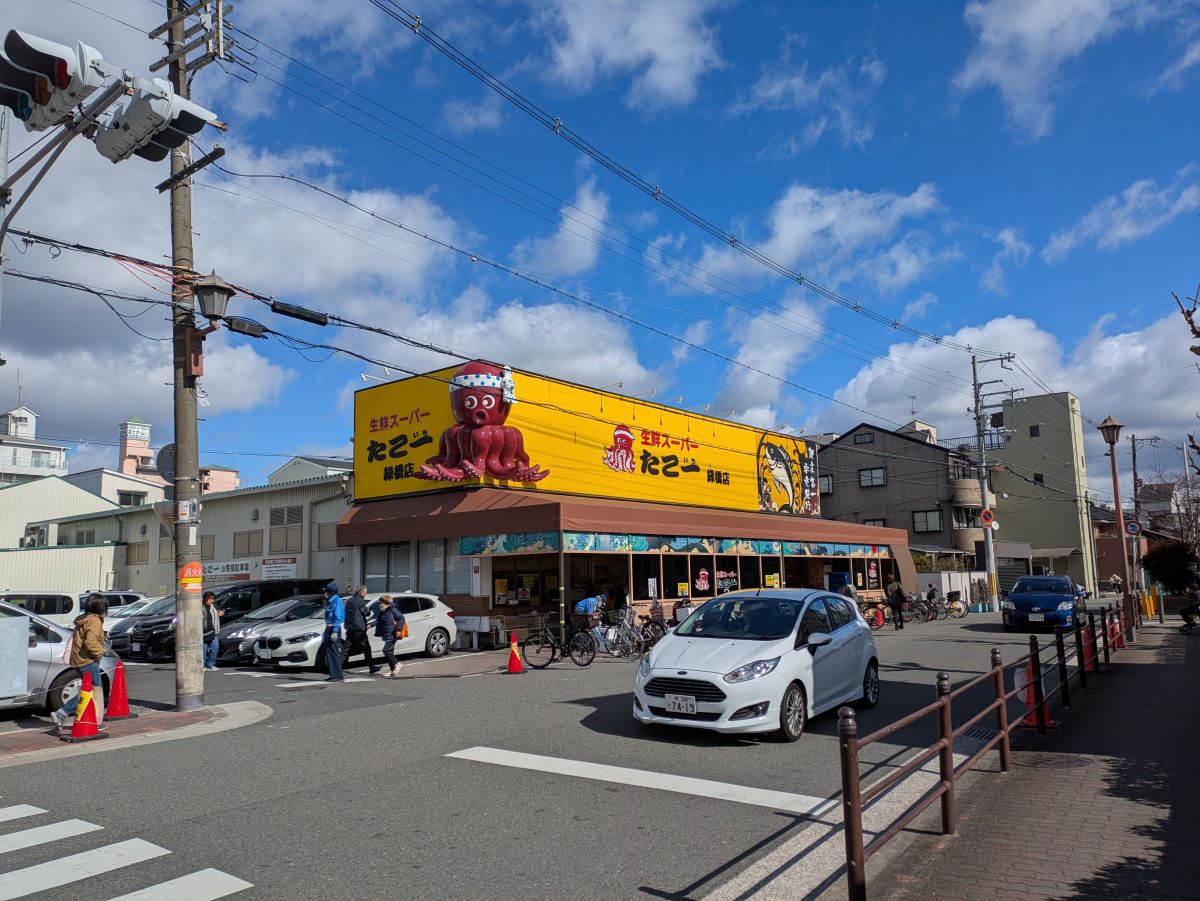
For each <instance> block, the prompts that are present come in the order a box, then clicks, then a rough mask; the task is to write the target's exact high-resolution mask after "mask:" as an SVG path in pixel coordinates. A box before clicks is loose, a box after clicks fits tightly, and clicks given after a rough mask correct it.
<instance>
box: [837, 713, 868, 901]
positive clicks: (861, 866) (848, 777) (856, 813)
mask: <svg viewBox="0 0 1200 901" xmlns="http://www.w3.org/2000/svg"><path fill="white" fill-rule="evenodd" d="M838 742H839V744H840V745H841V752H842V753H841V755H840V756H841V758H842V822H843V828H844V831H845V833H846V890H847V897H849V899H850V901H867V862H866V855H865V854H864V852H863V830H862V797H861V795H860V793H859V782H858V720H857V719H856V718H855V716H854V709H853V708H851V707H842V708H841V709H840V710H838Z"/></svg>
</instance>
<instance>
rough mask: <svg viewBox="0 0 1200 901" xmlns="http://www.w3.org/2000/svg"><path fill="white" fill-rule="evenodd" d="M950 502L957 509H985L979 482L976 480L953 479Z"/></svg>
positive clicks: (951, 481)
mask: <svg viewBox="0 0 1200 901" xmlns="http://www.w3.org/2000/svg"><path fill="white" fill-rule="evenodd" d="M950 502H951V503H953V504H954V506H956V507H972V508H981V507H983V503H982V501H980V494H979V482H978V481H977V480H975V479H951V480H950Z"/></svg>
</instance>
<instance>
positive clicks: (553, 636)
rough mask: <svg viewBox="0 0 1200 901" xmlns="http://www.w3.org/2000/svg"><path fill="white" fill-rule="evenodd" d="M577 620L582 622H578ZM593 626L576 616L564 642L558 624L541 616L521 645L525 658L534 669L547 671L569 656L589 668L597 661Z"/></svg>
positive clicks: (572, 619) (573, 660) (584, 618)
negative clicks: (550, 666) (559, 660)
mask: <svg viewBox="0 0 1200 901" xmlns="http://www.w3.org/2000/svg"><path fill="white" fill-rule="evenodd" d="M577 617H579V620H580V621H579V622H576V619H577ZM584 621H586V622H584ZM592 625H593V623H592V620H591V618H590V617H588V616H586V615H583V616H581V617H580V616H579V615H578V614H576V615H573V616H572V617H571V625H570V626H569V627H568V628H567V629H566V631H565V633H564V636H563V640H562V641H559V638H558V624H557V623H556V622H555V623H551V621H550V617H549V616H543V617H540V618H539V620H538V621H537V624H536V625H535V626H534V628H533V629H531V630H530V632H529V637H527V638H526V639H525V640H524V641H523V642H521V657H522V659H523V660H524V661H525V662H526V663H527V664H529V665H530V666H531V667H533V668H534V669H545V668H546V667H548V666H549V665H550V664H551V663H553V662H554V661H555V660H558V659H560V658H563V659H565V658H567V657H570V658H571V662H572V663H574V664H575V665H576V666H588V665H589V664H590V663H591V662H592V661H593V660H595V659H596V645H595V642H594V641H593V640H592V636H591V632H590V630H591V627H592ZM577 627H578V628H577Z"/></svg>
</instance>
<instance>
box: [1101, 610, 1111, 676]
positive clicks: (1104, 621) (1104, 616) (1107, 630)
mask: <svg viewBox="0 0 1200 901" xmlns="http://www.w3.org/2000/svg"><path fill="white" fill-rule="evenodd" d="M1100 622H1101V625H1103V627H1104V628H1102V629H1101V630H1100V634H1101V636H1102V637H1103V638H1104V665H1105V666H1108V661H1109V657H1108V643H1109V641H1110V640H1111V639H1112V626H1111V625H1110V624H1109V621H1108V607H1107V606H1105V607H1101V608H1100Z"/></svg>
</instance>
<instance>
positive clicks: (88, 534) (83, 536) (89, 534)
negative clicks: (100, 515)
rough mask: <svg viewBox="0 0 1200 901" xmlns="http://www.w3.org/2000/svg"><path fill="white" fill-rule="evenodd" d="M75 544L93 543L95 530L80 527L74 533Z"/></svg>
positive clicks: (94, 541)
mask: <svg viewBox="0 0 1200 901" xmlns="http://www.w3.org/2000/svg"><path fill="white" fill-rule="evenodd" d="M75 543H76V544H95V543H96V530H95V529H80V530H79V531H78V532H76V533H75Z"/></svg>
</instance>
